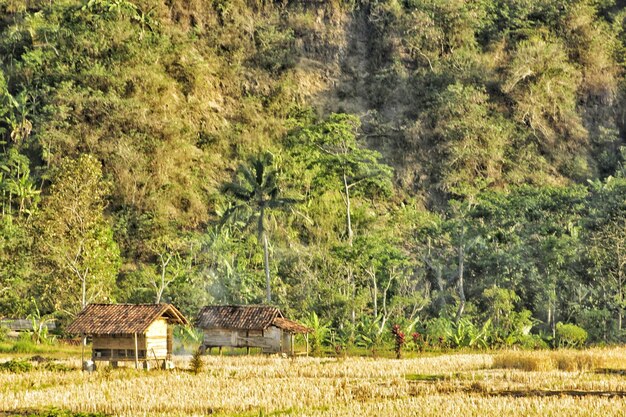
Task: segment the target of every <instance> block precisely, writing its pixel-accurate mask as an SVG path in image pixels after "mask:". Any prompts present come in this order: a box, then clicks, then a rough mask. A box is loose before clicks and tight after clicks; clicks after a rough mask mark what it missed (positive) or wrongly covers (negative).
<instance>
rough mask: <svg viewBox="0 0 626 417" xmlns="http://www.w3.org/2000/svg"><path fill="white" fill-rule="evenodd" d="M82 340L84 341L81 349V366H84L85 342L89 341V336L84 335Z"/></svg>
mask: <svg viewBox="0 0 626 417" xmlns="http://www.w3.org/2000/svg"><path fill="white" fill-rule="evenodd" d="M82 342H83V343H82V349H81V350H80V362H81V366H83V367H84V366H85V344H86V343H87V337H86V336H83V340H82ZM92 356H93V355H92ZM92 359H93V358H92Z"/></svg>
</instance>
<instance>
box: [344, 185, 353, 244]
mask: <svg viewBox="0 0 626 417" xmlns="http://www.w3.org/2000/svg"><path fill="white" fill-rule="evenodd" d="M343 190H344V193H345V194H346V222H347V226H348V245H350V247H352V239H353V236H354V233H353V232H352V217H351V215H350V188H349V187H348V177H346V174H345V173H344V174H343Z"/></svg>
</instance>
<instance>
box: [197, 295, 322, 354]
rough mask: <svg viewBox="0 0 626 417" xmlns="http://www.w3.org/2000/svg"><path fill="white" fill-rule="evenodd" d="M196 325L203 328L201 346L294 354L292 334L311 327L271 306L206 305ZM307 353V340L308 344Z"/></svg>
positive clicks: (302, 332)
mask: <svg viewBox="0 0 626 417" xmlns="http://www.w3.org/2000/svg"><path fill="white" fill-rule="evenodd" d="M196 325H197V326H198V327H199V328H201V329H202V330H203V331H204V338H203V341H202V346H201V348H202V349H203V350H206V349H209V350H210V349H211V348H214V347H217V348H219V349H220V351H221V349H222V347H233V348H246V349H247V351H248V352H249V351H250V348H251V347H253V348H261V350H262V352H263V353H288V354H292V355H293V354H294V353H295V350H294V335H296V334H305V335H306V334H308V333H309V332H310V329H308V328H307V327H305V326H303V325H301V324H299V323H296V322H295V321H292V320H289V319H286V318H285V317H284V316H283V314H282V313H281V312H280V310H278V309H277V308H276V307H271V306H263V305H256V306H236V305H226V306H206V307H203V308H202V310H200V313H199V314H198V318H197V321H196ZM307 353H308V343H307Z"/></svg>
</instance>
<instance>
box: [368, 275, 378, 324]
mask: <svg viewBox="0 0 626 417" xmlns="http://www.w3.org/2000/svg"><path fill="white" fill-rule="evenodd" d="M369 274H370V276H371V277H372V284H373V287H372V288H373V289H374V291H373V295H372V301H373V302H374V319H376V317H378V283H377V282H376V274H375V273H374V271H370V272H369Z"/></svg>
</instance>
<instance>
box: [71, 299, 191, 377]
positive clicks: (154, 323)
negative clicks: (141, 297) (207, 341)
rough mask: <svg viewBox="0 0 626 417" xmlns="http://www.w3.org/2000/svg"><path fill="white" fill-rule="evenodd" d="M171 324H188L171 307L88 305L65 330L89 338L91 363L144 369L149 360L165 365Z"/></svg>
mask: <svg viewBox="0 0 626 417" xmlns="http://www.w3.org/2000/svg"><path fill="white" fill-rule="evenodd" d="M174 324H182V325H187V324H189V322H188V321H187V319H186V318H185V317H184V316H183V315H182V314H181V313H180V311H178V309H176V307H174V306H173V305H171V304H89V305H88V306H87V307H85V309H83V311H81V312H80V313H79V314H78V316H77V317H76V320H74V322H73V323H72V324H70V325H69V327H68V328H67V329H66V330H67V332H68V333H72V334H80V335H82V336H83V337H85V336H91V338H92V351H91V359H92V360H93V361H94V362H95V361H108V362H110V363H111V365H113V366H117V365H118V362H125V361H132V362H135V367H139V363H142V364H143V366H144V367H145V368H147V367H148V362H149V361H153V360H154V361H156V362H157V364H160V363H162V364H163V366H165V363H166V361H168V360H170V359H171V355H172V344H173V325H174ZM161 361H162V362H161Z"/></svg>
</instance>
